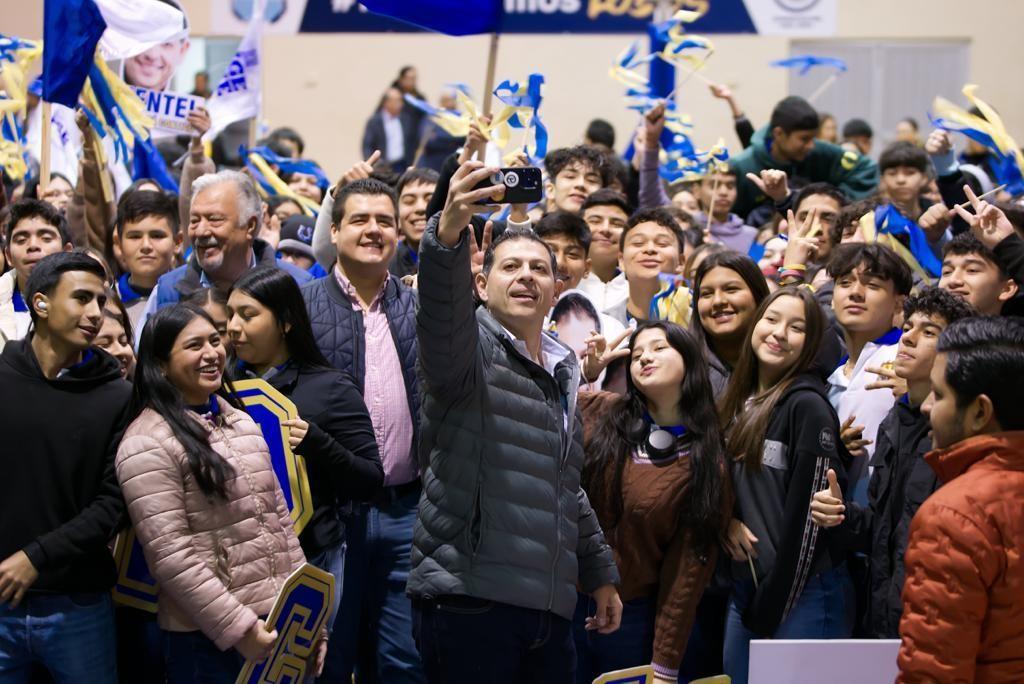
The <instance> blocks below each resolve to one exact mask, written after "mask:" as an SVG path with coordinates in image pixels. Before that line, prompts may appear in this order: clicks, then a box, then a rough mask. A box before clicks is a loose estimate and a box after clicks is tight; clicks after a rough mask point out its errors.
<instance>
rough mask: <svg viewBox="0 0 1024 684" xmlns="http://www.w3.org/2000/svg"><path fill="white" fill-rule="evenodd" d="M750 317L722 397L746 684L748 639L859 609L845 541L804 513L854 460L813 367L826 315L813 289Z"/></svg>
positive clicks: (826, 623) (795, 631)
mask: <svg viewBox="0 0 1024 684" xmlns="http://www.w3.org/2000/svg"><path fill="white" fill-rule="evenodd" d="M753 321H754V322H753V325H751V326H750V330H749V332H748V333H747V337H746V342H745V344H744V345H743V348H742V350H741V351H740V356H739V360H738V361H737V363H736V368H735V370H734V371H733V373H732V376H731V377H730V379H729V385H728V387H727V389H726V392H725V396H724V397H723V399H722V401H721V402H720V404H719V412H720V414H721V417H722V423H723V425H724V426H725V428H726V450H727V453H728V454H729V456H730V457H732V459H733V468H732V479H733V489H734V492H735V500H736V506H735V511H734V519H733V521H732V522H731V523H730V525H729V531H728V534H727V541H726V548H727V550H728V551H729V553H730V555H731V556H732V557H733V561H734V563H733V568H732V570H733V577H734V578H735V579H734V585H733V594H732V598H731V599H730V601H729V616H728V618H727V623H726V632H725V670H726V674H728V675H730V676H731V677H732V681H733V682H734V683H736V684H745V682H746V681H747V666H748V661H749V646H750V639H751V638H762V639H767V638H779V639H829V638H843V637H848V636H849V635H850V633H851V632H852V629H853V620H854V617H855V616H854V605H853V604H854V599H853V583H852V581H851V579H850V575H849V572H848V571H847V569H846V566H845V565H844V563H843V560H844V556H845V549H844V548H842V546H841V545H840V544H838V543H837V540H836V537H834V536H833V535H832V534H831V533H829V532H828V531H826V530H819V528H818V527H817V526H816V525H814V523H813V522H812V520H811V516H810V511H809V508H810V502H811V497H812V496H813V494H814V493H815V492H817V491H819V490H821V489H824V488H827V487H828V482H827V479H826V473H827V472H828V470H829V469H832V470H834V471H835V472H836V473H837V474H838V478H839V481H840V485H841V486H845V484H844V481H845V473H846V466H847V465H848V464H849V458H850V457H849V453H848V452H847V451H846V449H845V448H844V447H843V445H842V441H841V440H840V439H839V419H838V417H837V416H836V413H835V411H834V410H833V409H832V406H831V404H829V402H828V399H827V397H826V395H825V385H824V383H823V381H822V379H821V376H820V374H817V373H815V372H813V370H812V369H813V366H814V363H815V356H816V355H817V352H818V347H819V345H820V344H821V340H822V335H823V333H824V330H825V318H824V314H823V313H822V311H821V307H820V306H819V305H818V303H817V302H816V301H815V299H814V296H813V294H811V291H810V290H808V289H806V288H799V287H784V288H782V289H780V290H778V291H776V292H774V293H773V294H771V295H769V296H768V297H767V298H766V299H765V300H764V301H763V302H762V303H761V306H760V307H758V309H757V312H756V313H755V315H754V319H753Z"/></svg>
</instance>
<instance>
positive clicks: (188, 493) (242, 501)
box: [116, 304, 305, 684]
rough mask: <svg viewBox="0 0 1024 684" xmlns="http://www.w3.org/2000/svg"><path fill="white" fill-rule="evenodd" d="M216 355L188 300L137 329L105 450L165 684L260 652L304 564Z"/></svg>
mask: <svg viewBox="0 0 1024 684" xmlns="http://www.w3.org/2000/svg"><path fill="white" fill-rule="evenodd" d="M225 357H226V352H225V351H224V345H223V344H222V343H221V337H220V334H219V333H218V332H217V329H216V328H215V327H214V323H213V320H212V319H211V318H210V316H209V314H207V313H206V312H205V311H203V310H202V309H200V308H199V307H197V306H195V305H194V304H178V305H174V306H171V307H168V308H165V309H162V310H160V311H159V312H157V313H156V315H155V316H153V318H151V319H149V321H148V323H147V324H146V327H145V329H144V330H143V331H142V339H141V343H140V346H139V361H138V368H137V370H136V377H135V385H134V389H133V395H132V403H131V406H130V411H131V413H132V415H135V416H136V418H135V420H134V421H133V422H132V423H131V425H130V426H129V427H128V429H127V431H126V432H125V434H124V438H123V440H122V441H121V445H120V447H119V448H118V451H117V457H116V467H117V479H118V482H119V483H120V484H121V490H122V492H123V493H124V498H125V502H126V503H127V507H128V513H129V515H130V516H131V519H132V523H133V524H134V526H135V533H136V535H137V537H138V539H139V541H140V542H141V544H142V548H143V551H144V553H145V555H146V562H147V564H148V565H149V569H150V571H151V572H152V573H153V576H154V577H155V578H156V580H157V582H159V584H160V594H159V599H158V602H159V603H158V605H159V608H158V612H157V620H158V622H159V624H160V627H161V629H162V630H163V645H164V656H165V660H166V662H165V666H166V671H167V681H168V682H170V683H172V684H176V683H178V682H182V683H184V682H193V681H199V674H200V673H201V674H202V681H204V682H233V681H235V679H236V677H237V676H238V672H239V671H240V670H241V668H242V663H243V659H244V658H252V659H262V658H265V657H266V656H267V655H269V653H270V650H271V648H272V647H273V645H274V642H275V639H276V638H277V633H276V632H272V631H268V630H267V628H266V625H265V624H264V621H263V618H265V617H266V616H267V614H268V613H269V612H270V609H271V606H272V605H273V603H274V599H275V598H276V597H277V594H278V593H279V592H280V590H281V587H282V585H283V583H284V581H285V579H287V577H288V575H290V574H291V573H292V572H293V571H294V570H296V569H298V568H299V567H300V566H302V564H303V563H304V562H305V558H304V556H303V554H302V549H301V548H300V547H299V541H298V539H297V538H296V536H295V532H294V531H293V530H292V521H291V517H290V515H289V513H288V507H287V505H286V504H285V499H284V495H283V494H282V492H281V487H280V486H279V485H278V482H277V477H276V476H275V475H274V469H273V467H272V465H271V461H270V453H269V451H268V449H267V444H266V442H265V441H264V440H263V434H262V432H261V431H260V428H259V427H258V426H257V425H256V423H254V422H253V420H252V419H251V418H250V417H249V416H248V414H246V412H245V411H243V410H242V409H241V407H240V404H239V403H238V401H237V399H235V398H234V396H233V393H232V390H231V386H230V384H229V383H226V382H225V380H224V361H225Z"/></svg>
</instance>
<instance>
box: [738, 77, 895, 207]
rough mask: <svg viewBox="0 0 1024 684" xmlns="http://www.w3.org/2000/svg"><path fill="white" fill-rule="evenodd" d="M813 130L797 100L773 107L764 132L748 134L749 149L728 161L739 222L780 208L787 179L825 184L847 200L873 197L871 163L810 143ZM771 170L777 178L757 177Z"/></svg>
mask: <svg viewBox="0 0 1024 684" xmlns="http://www.w3.org/2000/svg"><path fill="white" fill-rule="evenodd" d="M818 124H819V121H818V113H817V112H816V111H814V108H813V107H812V106H811V105H810V104H809V103H808V102H807V101H806V100H804V99H803V98H802V97H796V96H795V95H794V96H790V97H787V98H784V99H783V100H781V101H779V103H778V104H776V105H775V109H773V110H772V117H771V121H770V123H769V124H768V126H766V127H764V128H761V129H760V130H758V131H757V132H756V133H754V136H753V138H751V141H750V147H748V148H747V149H745V150H743V151H742V152H740V153H739V154H738V155H736V156H735V157H733V158H732V159H731V160H730V161H731V163H732V165H733V166H735V168H736V177H737V179H738V180H739V187H738V188H737V190H738V192H737V196H736V204H734V205H733V211H734V212H735V213H736V214H738V215H740V216H744V217H745V216H747V215H748V214H750V212H751V211H753V210H754V209H755V208H756V207H757V206H758V205H760V204H763V203H765V202H766V201H768V200H769V199H770V200H772V201H774V202H775V203H776V204H782V203H784V202H785V201H786V198H787V197H788V196H789V185H788V183H787V180H786V177H787V176H788V177H793V176H798V177H800V178H802V179H804V180H806V181H807V182H808V183H830V184H832V185H834V186H836V187H837V188H839V189H840V190H842V191H843V193H845V194H846V196H847V197H850V198H852V199H860V198H862V197H867V196H868V195H870V194H871V193H872V192H874V191H875V188H876V187H877V186H878V166H877V165H876V164H875V162H874V161H872V160H871V159H869V158H868V157H865V156H862V155H860V154H858V153H857V152H852V151H847V150H844V149H843V148H841V147H839V146H838V145H833V144H832V143H827V142H825V141H823V140H816V139H815V135H816V133H817V131H818ZM771 170H778V171H781V172H782V173H763V172H765V171H771ZM783 174H785V175H783Z"/></svg>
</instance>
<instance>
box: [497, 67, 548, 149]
mask: <svg viewBox="0 0 1024 684" xmlns="http://www.w3.org/2000/svg"><path fill="white" fill-rule="evenodd" d="M543 85H544V76H543V75H542V74H530V77H529V79H528V80H527V82H526V83H524V84H520V83H519V82H516V81H502V83H501V85H499V86H498V87H497V88H495V89H494V96H495V97H496V98H498V99H499V100H500V101H501V102H503V103H505V104H506V105H507V106H509V107H512V108H513V109H514V110H515V113H514V114H513V115H512V116H511V117H510V118H509V125H510V126H511V127H512V128H520V129H527V130H532V131H533V149H532V150H530V149H529V147H527V146H526V145H525V144H524V146H523V147H524V149H525V150H526V153H527V155H528V156H529V157H530V159H531V160H532V161H533V163H535V164H536V163H539V162H540V160H543V159H544V155H546V154H547V153H548V129H547V127H546V126H545V125H544V122H543V121H541V119H540V104H541V100H543V95H541V86H543Z"/></svg>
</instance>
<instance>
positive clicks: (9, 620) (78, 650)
mask: <svg viewBox="0 0 1024 684" xmlns="http://www.w3.org/2000/svg"><path fill="white" fill-rule="evenodd" d="M114 634H115V631H114V609H113V605H112V603H111V599H110V594H108V593H106V592H104V593H101V594H91V593H90V594H42V593H28V594H26V595H25V598H23V599H22V601H21V603H20V604H19V605H18V607H17V608H11V607H10V605H9V604H6V603H4V604H0V683H2V684H15V683H16V682H18V683H20V682H28V680H29V674H30V673H31V671H32V666H33V665H34V664H38V665H41V666H43V667H45V668H46V669H47V670H49V672H50V675H51V676H52V677H53V680H54V681H55V682H56V683H57V684H63V683H64V682H90V684H91V683H92V682H101V683H102V682H109V683H110V684H116V682H117V646H116V644H115V641H114Z"/></svg>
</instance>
